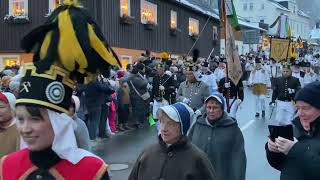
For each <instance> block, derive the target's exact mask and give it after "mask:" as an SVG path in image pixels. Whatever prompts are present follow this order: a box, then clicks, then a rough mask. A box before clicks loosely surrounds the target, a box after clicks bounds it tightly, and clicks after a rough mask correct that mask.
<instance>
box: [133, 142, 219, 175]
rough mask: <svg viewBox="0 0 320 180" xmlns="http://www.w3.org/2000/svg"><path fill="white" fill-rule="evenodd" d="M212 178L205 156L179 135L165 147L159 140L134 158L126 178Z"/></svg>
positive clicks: (210, 166)
mask: <svg viewBox="0 0 320 180" xmlns="http://www.w3.org/2000/svg"><path fill="white" fill-rule="evenodd" d="M159 179H165V180H216V179H217V178H216V177H215V172H214V169H213V167H212V165H211V163H210V161H209V160H208V159H207V157H206V155H205V154H204V153H203V152H202V151H201V150H199V149H198V148H197V147H195V146H194V145H193V144H191V143H190V142H189V141H188V139H187V138H186V137H182V138H181V139H180V140H179V141H178V142H177V143H176V144H173V145H171V146H169V147H167V144H165V143H164V142H163V141H162V139H161V137H159V143H157V144H154V145H152V146H151V147H149V148H147V149H145V150H144V151H143V152H142V153H141V154H140V156H139V158H138V159H137V161H136V163H135V165H134V167H133V169H132V172H131V174H130V176H129V178H128V180H159Z"/></svg>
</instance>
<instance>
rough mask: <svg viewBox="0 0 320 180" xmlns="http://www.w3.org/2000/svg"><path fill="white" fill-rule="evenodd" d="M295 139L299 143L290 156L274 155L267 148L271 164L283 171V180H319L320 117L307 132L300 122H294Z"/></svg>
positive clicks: (295, 120) (296, 120) (281, 177)
mask: <svg viewBox="0 0 320 180" xmlns="http://www.w3.org/2000/svg"><path fill="white" fill-rule="evenodd" d="M293 125H294V131H293V132H294V137H296V138H297V139H298V142H297V143H296V144H295V145H293V147H292V148H291V150H290V151H289V153H288V155H284V154H282V153H273V152H270V151H269V150H268V147H267V144H266V146H265V149H266V154H267V159H268V162H269V164H270V165H271V166H272V167H274V168H275V169H277V170H279V171H281V176H280V179H281V180H319V179H320V171H319V170H320V142H319V141H320V117H318V118H317V119H316V120H315V121H314V122H312V123H311V124H310V129H311V131H310V132H306V131H305V130H304V129H303V127H302V125H301V123H300V120H299V117H297V118H296V119H294V120H293Z"/></svg>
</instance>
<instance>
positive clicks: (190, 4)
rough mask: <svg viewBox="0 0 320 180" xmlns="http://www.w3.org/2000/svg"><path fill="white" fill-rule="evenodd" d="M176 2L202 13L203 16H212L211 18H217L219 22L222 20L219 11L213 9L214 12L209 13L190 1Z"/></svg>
mask: <svg viewBox="0 0 320 180" xmlns="http://www.w3.org/2000/svg"><path fill="white" fill-rule="evenodd" d="M176 2H179V3H181V4H182V5H185V6H187V7H189V8H191V9H193V10H196V11H198V12H200V13H202V14H205V15H208V16H211V17H213V18H215V19H217V20H219V19H220V17H219V15H218V14H219V12H218V10H217V9H212V11H208V10H206V9H204V8H203V7H200V6H198V5H196V4H193V3H190V2H189V1H188V0H176Z"/></svg>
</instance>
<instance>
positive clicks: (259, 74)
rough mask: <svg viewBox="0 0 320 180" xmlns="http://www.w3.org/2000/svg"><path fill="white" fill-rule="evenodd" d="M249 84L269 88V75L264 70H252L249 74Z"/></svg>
mask: <svg viewBox="0 0 320 180" xmlns="http://www.w3.org/2000/svg"><path fill="white" fill-rule="evenodd" d="M249 84H265V85H267V86H268V87H270V85H271V82H270V78H269V74H268V73H267V71H266V70H264V69H259V70H254V71H252V72H251V73H250V77H249Z"/></svg>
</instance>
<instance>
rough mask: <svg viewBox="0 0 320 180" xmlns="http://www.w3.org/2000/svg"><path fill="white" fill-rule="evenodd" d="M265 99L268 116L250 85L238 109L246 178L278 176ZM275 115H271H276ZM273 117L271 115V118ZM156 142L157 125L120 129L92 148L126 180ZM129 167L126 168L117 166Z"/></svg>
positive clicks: (116, 176)
mask: <svg viewBox="0 0 320 180" xmlns="http://www.w3.org/2000/svg"><path fill="white" fill-rule="evenodd" d="M269 102H270V98H269V100H267V101H266V104H267V108H268V110H267V112H266V118H265V119H262V118H261V117H260V118H255V117H254V115H255V111H254V97H253V95H252V93H251V91H250V90H249V89H247V88H246V89H245V99H244V101H243V103H242V105H241V107H240V109H239V110H238V113H237V120H238V124H239V127H240V128H241V130H242V133H243V135H244V139H245V150H246V155H247V172H246V180H279V179H280V178H279V177H280V173H279V171H277V170H275V169H273V168H272V167H270V166H269V164H268V162H267V159H266V156H265V150H264V146H265V143H266V141H267V138H268V135H269V132H268V129H267V125H268V124H270V121H271V120H270V119H269V117H270V112H271V108H269V107H268V104H269ZM274 114H275V113H273V115H272V118H273V117H274ZM272 118H271V119H272ZM156 142H157V131H156V129H155V127H147V128H143V129H137V130H130V131H127V132H121V133H117V134H116V135H115V136H113V137H111V138H109V139H107V140H105V141H101V142H96V143H93V148H92V149H93V152H94V153H95V154H96V155H98V156H99V157H101V158H103V160H104V161H105V162H107V163H108V164H109V165H110V171H111V172H110V175H111V179H112V180H126V179H127V178H128V176H129V174H130V172H131V169H132V166H133V164H134V163H135V161H136V159H137V158H138V156H139V154H140V153H141V152H142V151H143V149H145V148H146V147H148V146H150V145H151V144H153V143H156ZM121 168H126V169H123V170H117V169H121Z"/></svg>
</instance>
